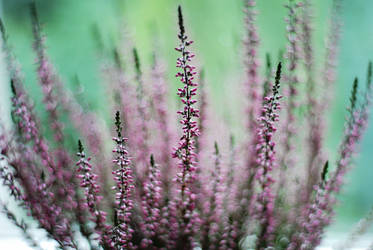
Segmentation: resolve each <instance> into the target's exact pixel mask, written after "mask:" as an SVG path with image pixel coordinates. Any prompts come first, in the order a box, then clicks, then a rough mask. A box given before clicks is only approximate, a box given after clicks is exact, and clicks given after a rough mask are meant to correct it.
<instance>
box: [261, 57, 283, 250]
mask: <svg viewBox="0 0 373 250" xmlns="http://www.w3.org/2000/svg"><path fill="white" fill-rule="evenodd" d="M280 78H281V62H280V63H279V64H278V66H277V71H276V78H275V84H274V85H273V87H272V95H271V96H268V97H266V98H265V104H264V106H263V111H262V113H263V116H261V117H260V118H259V120H258V121H259V128H258V136H259V141H258V145H257V147H258V155H257V164H258V166H259V167H258V171H257V172H256V176H255V178H256V180H257V181H258V184H259V186H260V189H261V190H260V193H259V194H258V195H257V198H256V204H255V206H256V207H255V210H256V212H255V215H256V216H257V218H258V221H259V223H260V232H259V234H258V240H257V249H264V248H266V247H267V246H269V245H270V244H271V242H272V241H273V235H272V234H273V232H274V227H275V221H274V214H273V209H274V205H275V204H274V201H275V197H274V194H273V191H272V186H273V183H274V179H273V178H272V177H271V172H272V171H273V168H274V167H275V166H276V164H275V154H276V152H275V142H274V141H273V140H274V138H273V137H274V134H275V132H276V127H275V123H276V122H277V121H278V114H277V112H278V111H279V109H280V103H279V100H280V99H281V96H280V94H279V89H280Z"/></svg>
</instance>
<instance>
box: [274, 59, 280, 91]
mask: <svg viewBox="0 0 373 250" xmlns="http://www.w3.org/2000/svg"><path fill="white" fill-rule="evenodd" d="M281 68H282V64H281V62H279V63H278V65H277V70H276V78H275V85H273V89H272V91H273V95H277V94H278V91H279V89H280V80H281Z"/></svg>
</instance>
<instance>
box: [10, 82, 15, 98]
mask: <svg viewBox="0 0 373 250" xmlns="http://www.w3.org/2000/svg"><path fill="white" fill-rule="evenodd" d="M10 89H11V90H12V94H13V95H14V96H15V95H17V91H16V86H14V80H13V79H10Z"/></svg>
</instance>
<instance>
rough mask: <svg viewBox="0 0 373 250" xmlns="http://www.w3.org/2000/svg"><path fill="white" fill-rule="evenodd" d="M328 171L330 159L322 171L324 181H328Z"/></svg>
mask: <svg viewBox="0 0 373 250" xmlns="http://www.w3.org/2000/svg"><path fill="white" fill-rule="evenodd" d="M328 171H329V161H326V162H325V164H324V167H323V170H322V172H321V180H322V182H325V181H326V177H327V174H328Z"/></svg>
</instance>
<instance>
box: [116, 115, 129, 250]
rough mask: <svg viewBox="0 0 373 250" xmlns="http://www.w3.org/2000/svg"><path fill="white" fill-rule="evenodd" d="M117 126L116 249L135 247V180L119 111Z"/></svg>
mask: <svg viewBox="0 0 373 250" xmlns="http://www.w3.org/2000/svg"><path fill="white" fill-rule="evenodd" d="M115 128H116V132H117V136H116V137H113V141H114V142H115V144H116V146H115V148H114V149H113V153H114V154H115V159H114V160H113V162H114V163H115V165H116V166H117V169H116V170H114V171H113V175H114V181H115V183H116V185H115V186H114V187H113V190H115V191H116V193H115V204H116V206H117V207H116V213H115V215H114V228H113V232H112V233H113V235H112V246H114V247H115V248H116V249H131V248H132V247H133V245H132V242H131V238H132V233H133V229H132V228H131V227H130V224H129V223H130V217H131V214H132V208H133V200H132V195H133V189H134V180H133V176H132V168H131V160H130V159H129V157H128V151H127V149H126V146H125V144H126V141H127V138H125V137H123V135H122V129H123V128H122V122H121V120H120V113H119V111H117V112H116V114H115Z"/></svg>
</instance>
